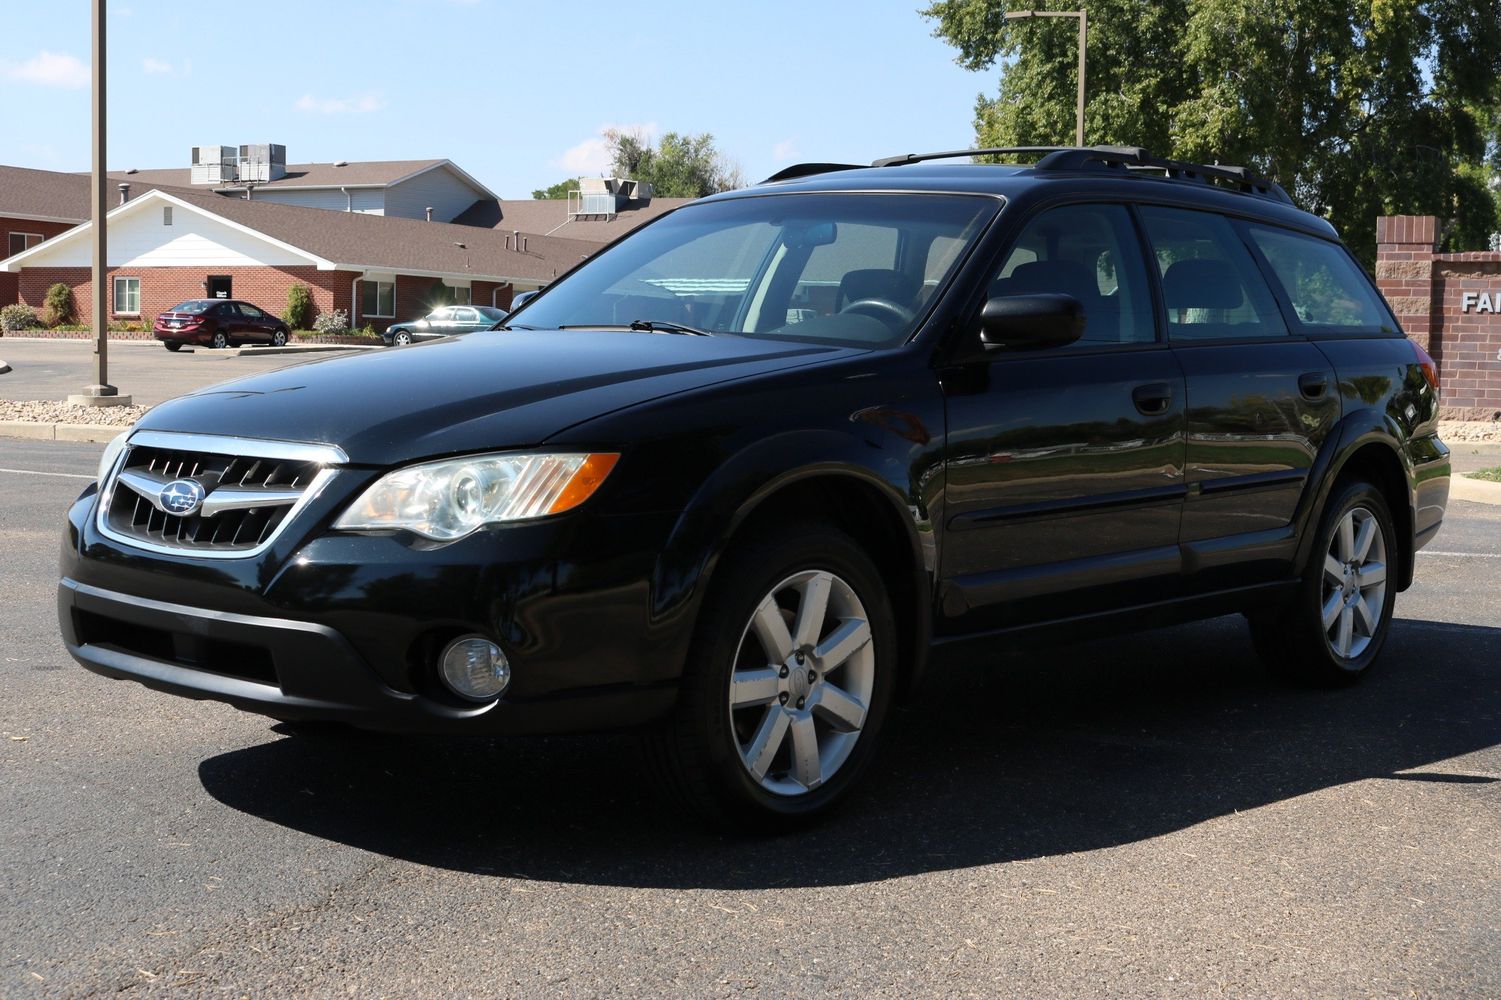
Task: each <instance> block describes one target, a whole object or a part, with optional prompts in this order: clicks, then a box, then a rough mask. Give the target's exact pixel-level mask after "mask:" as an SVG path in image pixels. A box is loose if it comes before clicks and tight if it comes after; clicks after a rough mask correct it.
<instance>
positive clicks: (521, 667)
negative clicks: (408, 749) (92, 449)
mask: <svg viewBox="0 0 1501 1000" xmlns="http://www.w3.org/2000/svg"><path fill="white" fill-rule="evenodd" d="M353 475H354V476H355V478H356V479H359V480H361V481H362V480H363V479H364V478H365V476H364V475H362V474H353ZM94 501H95V493H94V491H93V489H92V488H90V490H89V491H88V492H86V493H85V494H84V496H82V497H80V498H79V500H78V501H77V502H76V503H75V504H74V505H73V508H72V509H71V510H70V511H69V527H68V531H67V535H66V537H65V539H64V544H63V547H62V567H61V576H62V581H61V583H60V585H59V587H58V619H59V624H60V626H61V630H62V634H63V637H64V639H65V641H66V643H67V647H68V651H69V653H71V654H72V656H73V657H74V659H76V660H77V661H78V662H79V663H80V664H82V665H83V666H84V667H86V668H88V669H89V670H92V671H93V672H95V673H98V674H101V675H104V676H106V677H112V678H121V679H130V680H135V681H139V682H140V683H142V684H145V685H146V686H148V687H151V688H154V689H156V690H160V691H166V692H170V693H172V694H177V695H183V696H186V697H190V698H199V699H213V700H217V701H223V702H227V703H229V704H232V705H234V706H236V707H238V708H241V709H244V710H247V711H251V712H257V713H260V714H263V715H269V716H273V717H275V718H281V719H326V720H334V721H343V722H348V723H350V724H353V725H355V726H359V727H361V728H366V729H375V730H385V731H391V732H447V733H470V734H478V735H498V734H507V733H535V732H567V731H579V730H594V729H606V728H621V727H627V726H634V725H641V724H645V723H649V722H651V721H653V720H655V719H657V718H660V717H661V716H663V715H665V714H666V713H667V712H668V711H669V710H670V709H671V707H672V705H673V703H674V700H675V698H676V690H677V688H676V679H677V673H678V671H679V670H680V668H681V664H682V662H683V655H684V653H683V648H684V646H685V644H686V639H687V630H686V629H684V628H683V626H682V624H681V623H680V622H679V623H672V622H666V621H663V622H656V623H653V622H652V620H651V618H652V616H651V611H650V606H649V604H650V602H649V592H650V586H649V583H648V578H649V577H650V572H651V570H650V567H651V562H652V556H653V555H654V553H655V549H654V548H653V547H652V542H651V541H649V539H650V538H651V536H652V535H653V534H654V528H656V527H657V526H658V522H659V521H660V520H662V519H660V518H657V517H655V516H653V517H651V518H648V519H646V520H644V521H643V520H641V519H637V518H627V519H624V520H625V521H627V522H630V523H629V525H625V524H619V523H616V522H617V521H619V520H621V519H616V518H608V517H596V518H589V517H575V518H571V519H568V518H565V519H560V520H559V522H558V523H549V524H542V523H538V524H533V525H529V526H526V527H522V528H517V529H511V530H507V531H505V532H496V533H489V532H481V533H477V534H476V535H474V536H471V537H470V538H468V539H465V540H463V541H461V542H457V543H453V544H451V545H448V546H439V547H433V546H430V545H424V544H414V543H411V542H408V541H403V540H401V539H399V538H396V537H391V536H361V535H348V534H340V533H334V534H329V533H327V532H326V528H325V526H326V519H327V518H328V517H329V516H331V514H332V511H333V509H334V507H335V506H336V504H335V503H334V501H333V498H332V497H320V498H319V502H318V503H316V504H314V505H310V507H309V509H308V511H306V512H305V513H306V515H307V517H306V519H304V518H302V517H299V519H298V520H299V522H301V523H300V524H298V525H296V526H294V527H293V529H292V530H289V531H288V532H287V533H286V534H285V535H283V536H282V537H281V538H279V539H277V541H276V543H275V544H274V545H273V546H272V547H271V548H270V549H269V550H267V551H266V552H265V553H263V554H261V555H259V556H256V557H254V558H249V559H234V560H217V561H214V562H213V563H212V564H208V561H205V560H195V559H191V558H188V557H185V556H184V557H176V556H170V555H163V554H157V553H149V552H144V551H141V550H139V549H136V548H133V547H132V546H130V545H128V544H125V543H122V542H120V541H117V540H114V539H111V538H108V537H106V536H104V535H103V534H102V533H100V532H99V530H98V527H97V525H96V523H95V520H94V517H93V512H94V507H95V503H94ZM325 505H326V506H327V509H326V510H322V511H320V510H319V507H320V506H325ZM564 522H566V523H564ZM298 528H301V529H302V530H301V531H299V530H297V529H298ZM623 529H624V530H623ZM574 553H578V555H574ZM586 555H587V556H591V557H590V558H586ZM599 559H602V560H603V566H601V565H600V564H599V563H598V562H597V561H596V560H599ZM466 633H478V634H482V635H485V636H488V637H490V638H492V639H494V640H495V641H497V642H499V643H500V644H501V646H502V648H504V649H505V650H506V654H507V656H508V657H509V658H510V660H511V663H512V668H513V681H512V685H511V688H510V689H509V690H508V691H507V692H506V694H505V695H504V696H503V697H502V698H501V699H500V700H499V701H497V702H492V703H488V704H478V705H477V704H474V703H471V702H466V701H464V700H463V699H460V698H458V697H456V696H454V695H452V694H451V693H449V692H448V691H447V690H446V689H444V688H443V687H442V685H441V683H439V682H438V681H437V672H436V663H435V658H436V651H437V649H438V648H439V647H440V646H441V644H443V643H444V642H445V641H446V639H447V638H451V637H452V636H455V635H459V634H466Z"/></svg>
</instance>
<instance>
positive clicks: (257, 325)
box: [237, 302, 274, 343]
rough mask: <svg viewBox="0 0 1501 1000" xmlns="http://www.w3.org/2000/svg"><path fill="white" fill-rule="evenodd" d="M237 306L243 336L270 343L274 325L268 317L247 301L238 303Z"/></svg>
mask: <svg viewBox="0 0 1501 1000" xmlns="http://www.w3.org/2000/svg"><path fill="white" fill-rule="evenodd" d="M237 308H238V309H239V310H240V315H241V316H242V317H243V322H244V324H245V326H244V330H245V336H246V337H251V338H254V339H255V340H263V341H266V342H267V343H270V341H271V329H272V327H273V325H274V324H273V323H272V322H271V319H270V317H269V316H267V315H266V314H265V313H263V312H261V310H259V309H257V308H256V307H255V306H253V305H251V304H250V303H248V302H240V303H238V304H237Z"/></svg>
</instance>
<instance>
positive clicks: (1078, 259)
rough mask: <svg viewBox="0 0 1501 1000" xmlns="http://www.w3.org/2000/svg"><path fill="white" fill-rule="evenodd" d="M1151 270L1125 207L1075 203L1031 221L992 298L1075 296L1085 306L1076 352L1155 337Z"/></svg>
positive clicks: (998, 276)
mask: <svg viewBox="0 0 1501 1000" xmlns="http://www.w3.org/2000/svg"><path fill="white" fill-rule="evenodd" d="M1148 287H1149V286H1148V284H1147V271H1146V267H1145V266H1144V265H1143V263H1142V259H1141V243H1140V241H1139V240H1138V239H1137V237H1136V231H1135V228H1134V227H1133V226H1132V225H1131V216H1130V215H1129V214H1128V213H1127V211H1126V210H1125V208H1123V207H1121V206H1120V205H1069V206H1066V207H1064V208H1055V209H1052V210H1051V211H1048V212H1044V213H1042V214H1041V215H1039V216H1038V217H1037V218H1035V219H1033V220H1032V221H1031V222H1029V223H1027V225H1026V227H1025V228H1024V229H1023V230H1022V232H1021V235H1019V236H1018V237H1017V238H1016V242H1015V243H1014V244H1013V245H1012V247H1011V250H1010V251H1009V252H1008V253H1007V254H1006V257H1005V259H1004V260H1003V261H1002V263H1001V267H1000V270H999V271H998V272H997V274H996V276H995V279H994V280H992V281H991V283H990V288H989V293H988V294H989V296H990V297H995V296H1003V295H1036V294H1039V293H1044V292H1053V293H1059V294H1063V295H1072V296H1073V297H1074V298H1076V299H1078V300H1079V303H1080V304H1081V305H1082V306H1083V307H1084V316H1085V325H1084V335H1083V336H1082V337H1080V338H1079V339H1078V340H1076V341H1074V343H1073V344H1071V345H1070V346H1071V347H1075V348H1088V347H1101V346H1105V345H1113V344H1149V343H1151V342H1152V341H1154V340H1156V339H1157V331H1156V324H1155V322H1154V320H1153V318H1152V299H1151V293H1150V292H1149V291H1148Z"/></svg>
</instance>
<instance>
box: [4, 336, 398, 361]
mask: <svg viewBox="0 0 1501 1000" xmlns="http://www.w3.org/2000/svg"><path fill="white" fill-rule="evenodd" d="M5 340H7V341H12V342H15V343H25V344H85V345H87V344H92V343H93V341H92V340H82V339H75V338H72V337H6V338H5ZM109 346H110V347H111V348H115V347H120V346H124V347H155V348H156V349H157V350H161V346H162V345H161V342H160V341H156V340H111V341H110V342H109ZM384 346H385V345H384V344H380V343H376V344H287V345H286V346H284V347H270V346H267V347H226V348H223V349H222V350H217V351H216V350H214V349H213V348H212V347H202V346H198V345H194V346H191V347H184V348H183V349H182V350H181V351H179V352H178V353H179V354H194V353H202V354H203V355H204V356H205V357H210V358H239V357H253V356H255V355H257V354H316V353H318V352H320V351H377V350H380V349H381V348H382V347H384Z"/></svg>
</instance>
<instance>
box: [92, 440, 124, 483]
mask: <svg viewBox="0 0 1501 1000" xmlns="http://www.w3.org/2000/svg"><path fill="white" fill-rule="evenodd" d="M128 437H130V431H126V432H125V433H123V434H116V435H115V436H114V437H113V438H112V439H111V440H110V443H109V444H107V445H105V446H104V454H103V455H101V456H99V473H98V476H97V479H98V481H99V483H100V485H103V483H104V477H105V476H107V475H109V473H110V470H111V469H113V468H114V467H115V462H116V461H118V460H119V458H120V452H122V451H124V450H125V439H126V438H128Z"/></svg>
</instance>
